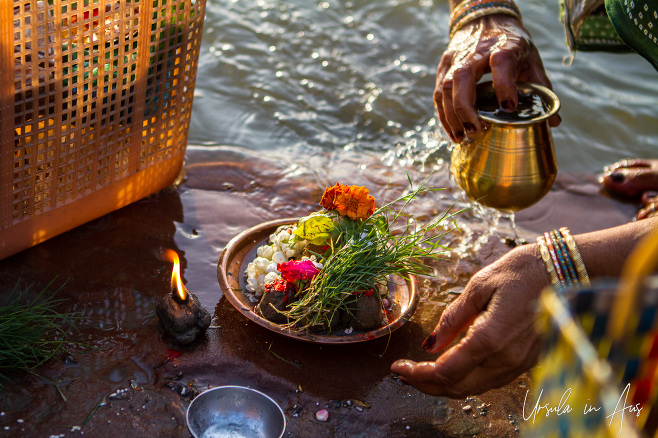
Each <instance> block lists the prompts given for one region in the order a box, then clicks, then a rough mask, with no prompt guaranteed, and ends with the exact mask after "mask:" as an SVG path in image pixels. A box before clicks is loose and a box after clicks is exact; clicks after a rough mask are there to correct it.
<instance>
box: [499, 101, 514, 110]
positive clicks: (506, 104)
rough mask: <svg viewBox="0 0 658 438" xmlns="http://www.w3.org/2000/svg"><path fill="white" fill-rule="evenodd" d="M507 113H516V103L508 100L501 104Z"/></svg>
mask: <svg viewBox="0 0 658 438" xmlns="http://www.w3.org/2000/svg"><path fill="white" fill-rule="evenodd" d="M501 105H502V107H503V109H504V110H505V111H514V101H512V100H510V99H508V100H504V101H503V103H502V104H501Z"/></svg>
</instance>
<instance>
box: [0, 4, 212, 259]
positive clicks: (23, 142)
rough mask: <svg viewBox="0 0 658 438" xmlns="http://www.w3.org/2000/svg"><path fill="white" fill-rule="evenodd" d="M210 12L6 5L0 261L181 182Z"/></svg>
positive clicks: (0, 84)
mask: <svg viewBox="0 0 658 438" xmlns="http://www.w3.org/2000/svg"><path fill="white" fill-rule="evenodd" d="M205 3H206V2H205V0H147V1H143V0H44V1H33V0H14V1H13V4H12V2H11V1H3V2H1V3H0V125H1V126H0V208H1V210H0V212H1V213H0V259H1V258H4V257H6V256H8V255H11V254H13V253H16V252H18V251H20V250H22V249H25V248H27V247H29V246H32V245H34V244H37V243H39V242H41V241H43V240H45V239H48V238H50V237H52V236H54V235H56V234H59V233H61V232H63V231H66V230H68V229H71V228H73V227H75V226H77V225H80V224H82V223H85V222H87V221H89V220H91V219H94V218H96V217H99V216H101V215H103V214H106V213H108V212H110V211H112V210H115V209H117V208H120V207H122V206H125V205H127V204H129V203H131V202H134V201H136V200H138V199H140V198H143V197H145V196H148V195H149V194H152V193H154V192H157V191H158V190H160V189H162V188H164V187H166V186H167V185H169V184H171V183H172V182H173V181H174V179H175V178H176V177H177V176H178V174H179V173H180V170H181V168H182V164H183V158H184V154H185V147H186V144H187V133H188V130H189V122H190V115H191V110H192V99H193V93H194V83H195V79H196V68H197V61H198V56H199V48H200V45H201V33H202V26H203V18H204V14H205Z"/></svg>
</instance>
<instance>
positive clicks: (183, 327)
mask: <svg viewBox="0 0 658 438" xmlns="http://www.w3.org/2000/svg"><path fill="white" fill-rule="evenodd" d="M163 255H164V257H165V258H166V259H167V260H168V261H170V262H172V263H173V264H174V268H173V270H172V272H171V293H169V294H167V295H165V296H164V297H163V298H162V299H161V300H159V301H158V303H157V305H156V307H155V313H157V315H158V317H159V318H160V322H161V323H162V326H163V327H164V329H165V331H166V332H167V333H168V334H169V336H171V338H172V339H173V341H174V342H176V343H177V344H182V345H185V344H190V343H192V342H194V341H195V340H196V338H197V337H198V336H199V335H201V334H203V333H204V332H205V331H206V329H207V328H208V327H209V326H210V314H209V313H208V311H207V310H206V309H204V308H203V307H202V306H201V304H200V303H199V299H198V298H197V297H196V295H194V294H193V293H191V292H190V291H189V290H187V288H186V287H185V286H184V285H183V281H182V280H181V276H180V260H179V258H178V254H177V253H176V251H173V250H171V249H167V250H165V251H164V252H163Z"/></svg>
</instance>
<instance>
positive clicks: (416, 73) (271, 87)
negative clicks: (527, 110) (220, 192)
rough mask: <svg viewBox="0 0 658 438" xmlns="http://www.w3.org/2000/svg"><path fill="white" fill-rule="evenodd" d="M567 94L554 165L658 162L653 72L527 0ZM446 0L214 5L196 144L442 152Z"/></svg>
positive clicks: (299, 152)
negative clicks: (588, 49)
mask: <svg viewBox="0 0 658 438" xmlns="http://www.w3.org/2000/svg"><path fill="white" fill-rule="evenodd" d="M519 5H520V8H521V10H522V12H523V16H524V22H525V23H526V26H527V27H528V28H529V30H530V32H531V33H532V35H533V36H534V39H535V43H536V44H537V46H538V47H539V48H540V51H541V53H542V56H543V59H544V63H545V65H546V69H547V71H548V73H549V76H550V78H551V80H552V82H553V85H554V89H555V91H556V92H557V94H558V95H559V97H560V98H561V101H562V111H561V115H562V118H563V123H562V125H561V126H560V127H559V128H557V129H554V130H553V135H554V139H555V148H556V153H557V156H558V162H559V165H560V169H561V170H564V171H573V172H589V173H594V172H598V171H599V170H600V169H601V167H602V166H604V165H605V164H608V163H610V162H612V161H615V160H617V159H619V158H623V157H626V156H655V155H656V148H658V129H656V126H657V123H656V116H655V113H656V108H658V73H657V72H655V71H654V70H653V68H652V67H651V66H650V65H649V63H648V62H646V61H645V60H644V59H642V58H641V57H639V56H637V55H634V54H624V55H618V54H601V53H578V54H577V55H576V57H575V60H573V62H572V63H571V64H570V65H568V64H567V63H565V58H568V57H569V52H568V50H567V47H566V46H565V44H564V36H563V30H562V27H561V24H560V23H559V20H558V2H557V1H539V0H536V1H523V0H521V1H520V2H519ZM447 21H448V4H447V1H431V0H414V1H412V0H406V1H405V0H387V1H381V0H376V1H375V0H355V1H308V0H293V1H280V0H279V1H277V0H239V1H237V0H209V2H208V7H207V12H206V21H205V25H204V26H205V27H204V40H203V47H202V52H201V57H200V61H199V71H198V77H197V95H196V97H195V101H194V112H193V116H192V126H191V129H190V136H189V139H190V143H193V144H227V145H232V146H238V147H240V148H245V149H248V150H256V151H260V152H264V153H267V154H268V155H269V156H271V157H273V158H276V159H281V160H284V161H300V162H304V161H305V160H307V159H308V157H310V156H318V155H319V156H323V157H326V158H327V160H329V161H328V162H331V160H332V159H335V157H336V156H343V155H344V153H345V151H353V152H354V153H356V154H368V155H371V156H375V157H377V158H379V159H381V160H383V161H384V162H386V163H387V164H391V165H393V166H398V165H400V164H401V163H400V159H402V164H403V165H406V164H410V163H414V164H432V163H433V162H435V161H436V159H438V158H447V157H448V153H447V147H448V142H447V137H446V136H445V134H444V133H443V132H442V130H441V128H440V127H439V125H438V123H437V119H436V117H435V114H434V108H433V104H432V90H433V87H434V75H435V70H436V65H437V63H438V60H439V58H440V55H441V53H442V52H443V50H444V49H445V47H446V46H447V43H448V36H447Z"/></svg>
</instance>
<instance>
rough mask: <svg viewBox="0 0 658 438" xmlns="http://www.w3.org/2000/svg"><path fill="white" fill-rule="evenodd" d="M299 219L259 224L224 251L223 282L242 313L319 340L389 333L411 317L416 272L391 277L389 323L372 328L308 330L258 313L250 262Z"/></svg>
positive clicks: (220, 276) (221, 260)
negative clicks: (250, 288) (249, 286)
mask: <svg viewBox="0 0 658 438" xmlns="http://www.w3.org/2000/svg"><path fill="white" fill-rule="evenodd" d="M297 221H298V219H296V218H287V219H279V220H275V221H269V222H264V223H262V224H259V225H256V226H255V227H252V228H249V229H248V230H245V231H243V232H242V233H240V234H238V235H237V236H235V237H234V238H233V239H231V241H230V242H229V243H228V244H227V245H226V248H224V251H222V254H221V255H220V256H219V262H218V263H217V278H218V279H219V285H220V287H221V288H222V292H223V293H224V296H225V297H226V298H227V299H228V300H229V301H230V303H231V304H232V305H233V306H234V307H235V308H236V309H237V310H238V311H239V312H240V313H242V314H243V315H244V316H246V317H247V318H249V319H250V320H252V321H253V322H255V323H256V324H258V325H260V326H262V327H265V328H266V329H268V330H271V331H273V332H276V333H280V334H282V335H284V336H287V337H290V338H295V339H299V340H302V341H307V342H313V343H318V344H349V343H354V342H361V341H367V340H370V339H377V338H379V337H382V336H386V335H389V334H390V333H391V332H393V331H394V330H396V329H397V328H399V327H401V326H402V325H403V324H404V323H406V322H407V321H409V319H411V315H413V313H414V311H415V310H416V306H417V305H418V300H419V295H418V286H417V284H416V278H415V277H413V276H412V277H410V279H409V280H406V279H404V278H401V277H398V276H394V277H391V280H390V281H389V293H388V298H389V299H390V300H391V302H392V303H393V306H392V309H391V311H390V312H388V313H387V314H386V318H387V320H388V324H386V325H385V326H382V327H380V328H378V329H376V330H371V331H368V332H364V331H358V330H356V329H355V330H354V331H352V333H350V334H346V333H345V330H344V328H341V327H339V328H338V329H335V330H334V331H333V332H331V333H308V332H305V331H296V330H291V329H285V328H283V327H281V326H280V325H278V324H274V323H273V322H270V321H268V320H267V319H265V318H263V317H261V316H260V315H258V314H256V313H255V312H254V310H253V309H254V306H255V305H256V303H254V302H252V301H251V300H250V299H249V296H248V295H247V294H246V293H243V287H244V285H245V275H244V273H245V269H246V267H247V264H248V263H249V262H250V261H251V260H253V259H254V257H255V254H256V249H257V248H258V247H259V246H261V245H263V244H264V243H266V242H267V239H268V238H269V237H270V234H272V233H273V232H274V231H275V230H276V229H277V228H278V227H279V226H281V225H287V224H295V223H297Z"/></svg>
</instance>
